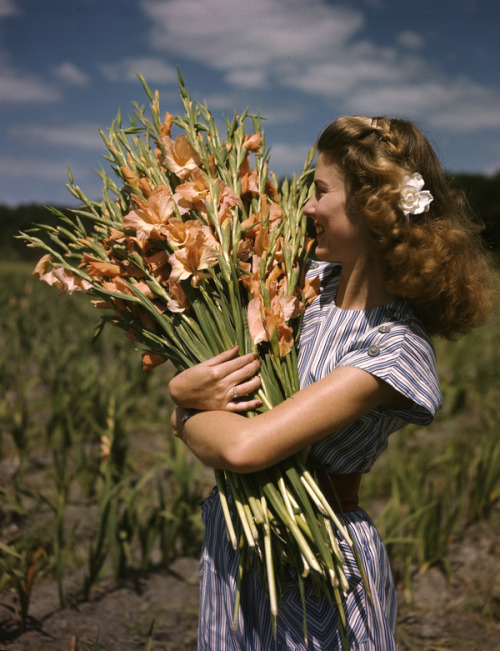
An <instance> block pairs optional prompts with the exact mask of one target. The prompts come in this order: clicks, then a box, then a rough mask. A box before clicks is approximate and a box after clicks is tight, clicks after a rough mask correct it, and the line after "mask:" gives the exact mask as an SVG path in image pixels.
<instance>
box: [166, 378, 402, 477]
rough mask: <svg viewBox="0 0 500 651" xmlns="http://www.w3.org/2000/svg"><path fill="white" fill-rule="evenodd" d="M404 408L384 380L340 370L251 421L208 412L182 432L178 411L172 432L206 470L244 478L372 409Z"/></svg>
mask: <svg viewBox="0 0 500 651" xmlns="http://www.w3.org/2000/svg"><path fill="white" fill-rule="evenodd" d="M406 402H407V399H406V398H404V397H403V396H402V395H401V394H399V393H398V392H397V391H396V390H395V389H393V388H392V387H391V386H390V385H388V384H387V383H386V382H384V381H383V380H380V379H378V378H376V377H375V376H373V375H371V374H370V373H367V372H366V371H363V370H361V369H358V368H355V367H349V366H344V367H340V368H338V369H336V370H335V371H333V372H332V373H330V374H329V375H328V376H327V377H325V378H323V379H322V380H319V381H318V382H316V383H314V384H313V385H310V386H308V387H306V388H305V389H302V390H301V391H299V392H298V393H296V394H295V395H293V396H292V397H291V398H288V399H287V400H285V401H284V402H283V403H281V404H280V405H278V406H277V407H275V408H274V409H272V410H270V411H267V412H264V413H262V414H259V415H257V416H255V417H253V418H245V417H242V416H240V415H238V414H235V413H229V412H227V411H210V412H202V413H199V414H196V415H194V416H192V417H191V418H189V420H187V422H186V423H185V425H184V427H181V422H180V421H181V419H182V416H183V414H184V413H185V412H184V410H183V409H177V410H176V411H175V412H174V414H173V415H172V427H173V429H174V433H175V434H176V435H177V436H180V437H181V438H182V439H183V440H184V441H185V442H186V444H187V445H188V446H189V448H190V449H191V450H192V451H193V453H194V454H195V455H196V456H197V457H198V458H199V459H201V460H202V461H203V462H204V463H206V464H207V465H209V466H212V467H214V468H223V469H226V470H233V471H235V472H239V473H247V472H254V471H257V470H262V469H264V468H266V467H268V466H270V465H273V464H275V463H277V462H279V461H281V460H283V459H285V458H286V457H289V456H291V455H293V454H295V453H297V452H301V451H302V450H303V449H304V448H306V447H308V446H309V445H311V444H313V443H315V442H316V441H319V440H320V439H322V438H324V437H326V436H328V435H329V434H332V433H333V432H335V431H337V430H339V429H341V428H342V427H345V426H346V425H348V424H350V423H352V422H354V421H355V420H357V419H358V418H360V417H361V416H363V415H364V414H366V413H368V412H369V411H371V410H373V409H376V408H380V409H389V408H390V409H396V408H400V407H401V406H403V405H404V404H406Z"/></svg>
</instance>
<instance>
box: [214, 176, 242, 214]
mask: <svg viewBox="0 0 500 651" xmlns="http://www.w3.org/2000/svg"><path fill="white" fill-rule="evenodd" d="M235 206H241V197H240V196H239V195H238V194H236V192H234V191H233V190H231V188H229V187H228V186H227V185H226V184H225V183H224V181H219V199H218V209H217V216H218V218H219V223H220V224H223V223H224V222H225V221H226V220H227V219H231V217H232V214H231V209H232V208H234V207H235Z"/></svg>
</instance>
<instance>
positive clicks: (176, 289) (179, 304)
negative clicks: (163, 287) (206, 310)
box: [167, 279, 189, 312]
mask: <svg viewBox="0 0 500 651" xmlns="http://www.w3.org/2000/svg"><path fill="white" fill-rule="evenodd" d="M167 286H168V293H169V294H170V296H171V300H170V301H168V302H167V310H168V311H169V312H185V311H186V310H187V309H188V307H189V301H188V299H187V297H186V294H185V293H184V290H183V289H182V285H181V284H180V283H177V282H174V281H173V280H172V279H170V280H169V281H168V283H167Z"/></svg>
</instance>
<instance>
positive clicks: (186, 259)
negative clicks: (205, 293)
mask: <svg viewBox="0 0 500 651" xmlns="http://www.w3.org/2000/svg"><path fill="white" fill-rule="evenodd" d="M219 253H220V245H219V243H218V242H217V240H216V239H215V238H214V237H213V236H210V238H209V237H207V235H206V232H205V231H203V230H199V231H198V233H197V234H196V235H195V237H194V238H191V239H190V240H189V241H188V242H187V243H186V246H185V247H184V248H182V249H179V250H178V251H175V252H174V253H173V254H172V255H171V256H170V258H169V263H170V264H171V266H172V271H171V274H170V279H171V280H172V281H174V282H180V281H181V280H185V279H186V278H191V285H193V287H197V286H198V284H199V282H200V281H201V280H203V279H204V278H207V277H208V274H207V273H203V272H204V270H205V269H209V268H210V267H213V266H215V265H216V264H217V263H218V261H219Z"/></svg>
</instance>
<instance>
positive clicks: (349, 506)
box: [317, 469, 361, 513]
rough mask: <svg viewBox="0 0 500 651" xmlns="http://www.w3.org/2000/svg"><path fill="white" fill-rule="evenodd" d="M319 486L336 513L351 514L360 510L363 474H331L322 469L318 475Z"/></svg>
mask: <svg viewBox="0 0 500 651" xmlns="http://www.w3.org/2000/svg"><path fill="white" fill-rule="evenodd" d="M317 477H318V485H319V487H320V489H321V492H322V493H323V495H324V496H325V497H326V499H327V500H328V503H329V504H330V506H331V507H332V509H333V510H334V511H335V512H336V513H350V512H352V511H357V510H358V508H359V506H358V505H359V496H358V492H359V487H360V484H361V473H360V472H351V473H347V474H345V475H338V474H330V473H328V472H327V471H326V470H323V469H321V470H320V471H319V472H318V473H317Z"/></svg>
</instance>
